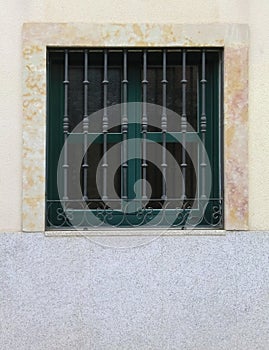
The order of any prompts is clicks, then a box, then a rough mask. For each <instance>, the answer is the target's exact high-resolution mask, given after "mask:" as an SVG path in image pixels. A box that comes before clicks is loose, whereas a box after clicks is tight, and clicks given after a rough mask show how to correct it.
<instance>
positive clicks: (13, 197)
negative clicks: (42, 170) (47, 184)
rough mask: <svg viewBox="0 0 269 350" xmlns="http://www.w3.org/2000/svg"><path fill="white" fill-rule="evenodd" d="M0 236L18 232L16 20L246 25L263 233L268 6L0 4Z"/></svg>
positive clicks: (254, 188) (254, 180) (254, 207)
mask: <svg viewBox="0 0 269 350" xmlns="http://www.w3.org/2000/svg"><path fill="white" fill-rule="evenodd" d="M2 8H3V10H2V18H1V21H0V31H1V39H0V40H1V56H0V57H1V58H0V59H1V65H0V66H1V68H0V80H1V83H2V84H1V88H0V106H1V118H0V130H1V138H0V145H1V147H0V159H1V167H0V171H1V173H0V174H1V177H0V219H1V224H0V231H20V230H21V193H22V186H21V184H22V171H21V168H22V167H21V164H22V162H21V154H22V137H21V135H22V107H21V104H22V103H21V95H22V89H21V85H22V84H21V80H22V69H21V66H22V63H21V60H22V55H21V46H22V41H21V32H22V24H23V23H24V22H101V23H103V22H123V23H133V22H144V23H145V22H150V23H158V22H160V23H166V22H170V23H216V22H220V23H229V22H230V23H249V26H250V70H249V194H250V198H249V210H250V214H249V223H250V229H269V224H268V220H267V215H266V214H267V212H268V209H269V202H268V201H267V198H269V176H267V174H268V173H269V162H268V160H267V154H268V150H269V137H268V135H269V122H268V115H269V105H268V103H267V96H268V90H269V89H268V87H269V86H268V81H269V36H268V32H269V24H268V14H269V3H268V1H267V0H259V1H254V0H250V1H244V0H237V1H236V0H223V1H220V0H217V1H213V0H207V1H197V0H196V1H194V0H190V1H182V0H168V1H164V0H161V1H160V0H159V1H156V0H155V1H152V0H149V1H145V0H144V1H142V0H140V1H137V0H136V1H134V0H129V1H118V0H114V1H111V0H110V1H109V0H106V1H99V2H96V1H92V0H91V1H80V2H79V5H78V3H77V2H74V1H70V2H69V3H68V4H67V1H63V0H61V1H58V2H57V7H56V6H55V2H54V1H51V0H50V1H42V0H41V1H38V2H37V1H34V0H32V1H23V2H22V1H19V0H17V1H15V0H13V1H9V2H5V4H4V5H3V6H2Z"/></svg>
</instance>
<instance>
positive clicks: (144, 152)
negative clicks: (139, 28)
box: [141, 50, 148, 199]
mask: <svg viewBox="0 0 269 350" xmlns="http://www.w3.org/2000/svg"><path fill="white" fill-rule="evenodd" d="M147 84H148V81H147V50H144V51H143V80H142V88H143V103H142V134H143V140H142V142H143V144H142V165H141V166H142V180H143V188H142V199H147V193H146V191H147V188H146V180H147V166H148V165H147V130H148V117H147Z"/></svg>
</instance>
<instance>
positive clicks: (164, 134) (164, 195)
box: [161, 49, 168, 200]
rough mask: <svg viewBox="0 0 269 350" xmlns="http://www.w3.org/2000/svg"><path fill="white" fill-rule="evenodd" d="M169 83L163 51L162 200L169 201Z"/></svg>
mask: <svg viewBox="0 0 269 350" xmlns="http://www.w3.org/2000/svg"><path fill="white" fill-rule="evenodd" d="M167 83H168V81H167V79H166V49H164V50H163V77H162V95H163V96H162V97H163V100H162V103H163V108H162V119H161V128H162V145H163V148H162V164H161V167H162V176H163V177H162V200H166V199H167V194H166V168H167V164H166V132H167V111H166V85H167Z"/></svg>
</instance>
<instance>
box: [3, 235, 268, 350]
mask: <svg viewBox="0 0 269 350" xmlns="http://www.w3.org/2000/svg"><path fill="white" fill-rule="evenodd" d="M98 242H99V244H95V243H93V241H91V240H88V239H86V238H83V237H80V238H74V237H73V238H63V237H61V238H55V237H44V236H43V235H41V234H29V233H23V234H3V235H2V236H1V248H0V285H1V288H0V348H1V350H15V349H18V350H41V349H42V350H62V349H65V350H89V349H90V350H119V349H120V350H131V349H134V350H254V349H256V350H268V344H269V316H268V315H269V304H268V285H269V270H268V261H269V234H268V233H264V234H262V233H257V234H255V233H253V234H248V233H236V234H234V233H231V234H229V235H227V236H222V237H176V238H175V237H174V238H172V237H162V238H159V239H156V240H154V241H152V242H151V243H148V244H145V245H142V246H139V247H136V248H131V249H116V248H109V247H104V246H102V245H101V243H102V242H101V241H100V239H99V241H98ZM103 243H104V244H105V245H106V246H108V245H110V246H116V247H117V246H119V245H121V246H125V245H126V244H127V246H128V244H129V238H127V239H126V238H125V239H123V238H122V239H121V240H120V241H119V239H116V238H110V239H106V240H105V241H103ZM136 243H137V241H136Z"/></svg>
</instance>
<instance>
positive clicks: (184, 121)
mask: <svg viewBox="0 0 269 350" xmlns="http://www.w3.org/2000/svg"><path fill="white" fill-rule="evenodd" d="M186 85H187V80H186V50H185V49H184V50H183V51H182V80H181V86H182V115H181V132H182V157H181V158H182V159H181V160H182V162H181V165H180V166H181V171H182V199H183V200H184V199H186V168H187V163H186V132H187V115H186Z"/></svg>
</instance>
